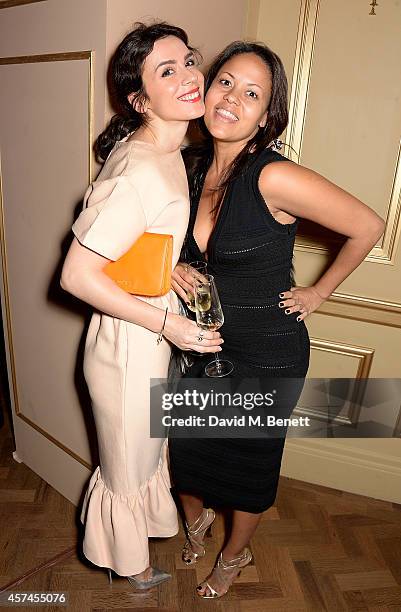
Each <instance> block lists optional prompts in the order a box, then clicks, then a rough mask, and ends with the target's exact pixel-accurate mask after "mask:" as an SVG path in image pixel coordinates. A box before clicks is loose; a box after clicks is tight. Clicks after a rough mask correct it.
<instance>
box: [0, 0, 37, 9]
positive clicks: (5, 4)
mask: <svg viewBox="0 0 401 612" xmlns="http://www.w3.org/2000/svg"><path fill="white" fill-rule="evenodd" d="M34 2H35V3H36V2H47V0H0V9H2V8H11V7H12V6H22V5H23V4H33V3H34Z"/></svg>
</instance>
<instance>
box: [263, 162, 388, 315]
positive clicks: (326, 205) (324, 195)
mask: <svg viewBox="0 0 401 612" xmlns="http://www.w3.org/2000/svg"><path fill="white" fill-rule="evenodd" d="M259 188H260V191H261V193H262V195H263V197H264V199H265V200H266V202H267V203H268V206H269V208H270V209H271V210H273V211H283V212H285V213H287V214H289V215H292V216H294V217H302V218H304V219H309V220H310V221H314V222H315V223H318V224H320V225H322V226H324V227H327V228H328V229H331V230H333V231H335V232H337V233H339V234H343V235H344V236H346V237H347V240H346V242H345V243H344V245H343V246H342V248H341V250H340V251H339V253H338V255H337V257H336V259H335V260H334V262H333V263H332V264H331V266H330V267H329V268H328V269H327V270H326V272H325V273H324V274H323V275H322V276H321V277H320V279H319V280H318V281H317V282H316V283H315V285H313V287H308V288H301V287H299V288H298V287H297V288H291V291H287V292H284V293H282V294H280V297H282V298H283V299H285V302H284V303H283V302H281V303H280V306H281V307H283V308H286V309H288V308H289V309H290V312H297V311H299V312H301V313H302V314H301V315H300V317H299V318H300V319H303V318H305V317H306V316H307V315H308V314H310V313H311V312H313V311H314V310H316V308H318V307H319V306H320V304H321V303H322V302H323V301H324V300H326V299H327V298H328V297H329V296H330V295H331V294H332V293H333V291H334V290H335V289H336V288H337V287H338V286H339V285H340V284H341V283H342V282H343V281H344V280H345V279H346V278H347V277H348V276H349V275H350V274H351V272H353V271H354V270H355V268H357V267H358V266H359V264H360V263H361V262H362V261H363V260H364V259H365V257H366V255H367V254H368V253H369V252H370V250H371V249H372V247H373V246H374V245H375V244H376V242H377V240H378V239H379V238H380V236H381V235H382V234H383V231H384V221H383V220H382V219H381V218H380V217H379V216H378V215H377V214H376V213H375V212H374V211H373V210H371V209H370V208H369V207H368V206H366V205H365V204H363V203H362V202H361V201H360V200H358V199H357V198H355V197H354V196H352V195H351V194H349V193H347V192H346V191H344V190H343V189H341V188H340V187H337V186H336V185H334V184H333V183H331V182H330V181H328V180H327V179H325V178H323V177H322V176H320V175H319V174H317V173H316V172H313V171H312V170H309V169H307V168H303V167H302V166H298V165H296V164H293V163H291V162H275V163H274V164H269V165H267V166H266V167H265V168H264V169H263V170H262V173H261V175H260V179H259ZM286 312H287V310H286ZM288 314H290V313H288Z"/></svg>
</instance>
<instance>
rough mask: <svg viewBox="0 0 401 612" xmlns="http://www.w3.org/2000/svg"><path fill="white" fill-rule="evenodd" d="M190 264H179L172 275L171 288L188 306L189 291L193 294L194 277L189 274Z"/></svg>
mask: <svg viewBox="0 0 401 612" xmlns="http://www.w3.org/2000/svg"><path fill="white" fill-rule="evenodd" d="M187 267H188V264H184V263H182V262H178V264H177V265H176V267H175V268H174V270H173V272H172V274H171V287H172V289H174V291H175V292H176V294H177V295H178V296H179V297H180V298H181V299H182V300H183V301H184V302H185V303H186V304H187V303H188V296H187V291H189V292H191V293H192V292H193V282H194V279H193V276H192V274H191V273H190V272H187Z"/></svg>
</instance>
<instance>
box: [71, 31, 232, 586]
mask: <svg viewBox="0 0 401 612" xmlns="http://www.w3.org/2000/svg"><path fill="white" fill-rule="evenodd" d="M195 64H196V62H195V55H194V51H193V50H192V49H191V48H190V47H188V44H187V37H186V34H185V32H183V31H182V30H181V29H180V28H175V27H173V26H169V25H167V24H154V25H151V26H145V25H143V24H138V25H137V26H136V28H135V30H134V31H133V32H131V33H130V34H129V35H128V36H127V37H126V38H125V39H124V40H123V41H122V43H121V44H120V46H119V48H118V49H117V52H116V54H115V57H114V59H113V65H112V74H113V80H114V86H115V90H116V93H117V95H118V99H119V101H120V104H121V107H122V111H123V113H124V114H123V115H117V116H115V117H114V118H113V119H112V122H111V124H110V126H109V128H107V129H106V130H105V132H104V133H103V134H102V135H101V136H100V137H99V139H98V141H97V151H98V154H99V155H100V156H101V157H102V158H103V159H105V160H106V162H105V164H104V166H103V169H102V170H101V172H100V174H99V176H98V178H97V180H96V181H95V182H94V183H92V184H91V185H90V186H89V188H88V190H87V193H86V194H85V198H84V208H83V211H82V213H81V214H80V216H79V218H78V219H77V221H76V222H75V223H74V225H73V228H72V229H73V232H74V235H75V238H74V240H73V243H72V245H71V248H70V250H69V252H68V254H67V258H66V261H65V264H64V268H63V272H62V279H61V284H62V286H63V287H64V288H65V289H66V290H67V291H69V292H70V293H72V294H74V295H75V296H77V297H79V298H80V299H82V300H84V301H86V302H88V303H89V304H91V305H92V306H93V307H94V309H95V312H94V314H93V316H92V319H91V323H90V326H89V330H88V335H87V339H86V346H85V357H84V373H85V378H86V381H87V384H88V388H89V391H90V395H91V399H92V405H93V413H94V418H95V423H96V429H97V435H98V444H99V455H100V466H99V467H98V468H97V469H96V470H95V472H94V474H93V476H92V478H91V481H90V484H89V488H88V491H87V493H86V496H85V500H84V505H83V509H82V521H83V522H84V524H85V538H84V544H83V550H84V554H85V556H86V557H87V558H88V559H89V560H90V561H92V562H93V563H94V564H96V565H98V566H101V567H106V568H111V569H112V570H114V571H115V572H116V573H117V574H119V575H121V576H127V577H128V579H129V581H130V582H131V583H133V584H134V585H135V586H136V587H138V588H149V587H151V586H155V585H156V584H159V583H160V582H162V581H164V580H166V579H168V578H169V577H170V576H169V574H167V573H165V572H162V571H160V570H158V569H156V568H152V567H150V565H149V551H148V537H169V536H173V535H175V534H176V533H177V531H178V526H177V514H176V508H175V505H174V502H173V499H172V497H171V495H170V481H169V475H168V471H167V464H166V442H165V441H164V440H160V439H151V438H150V434H149V422H150V419H149V390H150V379H151V378H165V377H166V376H167V369H168V363H169V359H170V344H169V343H170V342H172V343H174V344H176V345H177V346H179V347H180V348H182V349H184V350H186V349H195V348H196V349H198V350H201V352H213V351H214V350H216V349H217V350H219V348H220V347H219V345H220V343H221V339H220V336H219V334H218V333H216V332H207V333H205V334H204V340H203V341H202V345H201V346H200V345H199V342H198V341H197V337H198V335H199V334H198V332H199V330H198V328H197V326H196V324H195V323H193V322H192V321H189V320H187V319H186V318H185V317H182V316H180V315H179V314H178V302H177V297H176V295H175V293H174V292H173V291H170V292H169V293H168V294H167V295H165V296H163V297H159V298H138V297H134V296H131V295H129V294H127V293H125V292H124V291H123V290H121V289H120V288H119V287H118V286H117V285H116V284H115V283H114V282H113V281H112V280H111V279H109V278H108V277H107V276H106V275H105V274H104V273H103V268H104V266H105V265H106V264H107V263H108V262H109V261H114V260H116V259H118V258H119V257H120V256H121V255H123V254H124V253H125V252H126V251H127V250H128V249H129V248H130V247H131V246H132V244H133V243H134V242H135V241H136V240H137V239H138V238H139V236H141V235H142V234H143V232H145V231H149V232H156V233H163V234H172V235H173V243H174V247H173V266H175V265H176V263H177V261H178V258H179V254H180V250H181V246H182V242H183V240H184V236H185V232H186V228H187V223H188V216H189V202H188V187H187V180H186V174H185V168H184V165H183V162H182V158H181V153H180V145H181V143H182V140H183V138H184V136H185V132H186V129H187V125H188V121H189V119H192V118H195V117H199V116H200V115H201V114H202V113H203V111H204V106H203V101H202V93H203V77H202V75H201V73H200V72H199V70H198V69H197V67H196V65H195ZM166 308H167V309H168V311H167V312H168V314H167V317H166V320H165V325H164V328H163V322H164V318H165V313H166ZM161 330H163V336H164V340H163V341H162V342H161V343H160V344H157V343H156V340H157V337H158V333H159V332H160V331H161ZM109 575H110V574H109Z"/></svg>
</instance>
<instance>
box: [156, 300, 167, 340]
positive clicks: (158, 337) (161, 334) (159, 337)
mask: <svg viewBox="0 0 401 612" xmlns="http://www.w3.org/2000/svg"><path fill="white" fill-rule="evenodd" d="M167 313H168V306H167V308H166V312H165V314H164V321H163V325H162V328H161V330H160V331H159V333H158V334H157V340H156V344H157V345H159V344H160V342H161V341H162V340H163V332H164V326H165V325H166V319H167Z"/></svg>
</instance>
